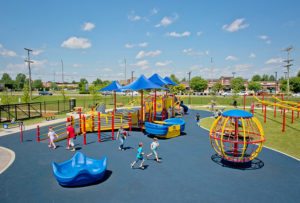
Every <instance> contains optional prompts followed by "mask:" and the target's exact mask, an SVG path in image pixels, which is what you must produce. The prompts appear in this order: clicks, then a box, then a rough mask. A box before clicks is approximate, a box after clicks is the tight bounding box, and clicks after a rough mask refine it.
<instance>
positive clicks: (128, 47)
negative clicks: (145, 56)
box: [125, 42, 148, 49]
mask: <svg viewBox="0 0 300 203" xmlns="http://www.w3.org/2000/svg"><path fill="white" fill-rule="evenodd" d="M147 46H148V43H147V42H142V43H139V44H130V43H127V44H125V47H126V48H127V49H131V48H134V47H147Z"/></svg>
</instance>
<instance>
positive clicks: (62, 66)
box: [60, 59, 65, 84]
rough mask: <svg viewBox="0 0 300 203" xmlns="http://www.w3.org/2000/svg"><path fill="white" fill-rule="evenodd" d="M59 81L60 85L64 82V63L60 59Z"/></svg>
mask: <svg viewBox="0 0 300 203" xmlns="http://www.w3.org/2000/svg"><path fill="white" fill-rule="evenodd" d="M60 61H61V80H62V83H63V84H64V83H65V80H64V62H63V60H62V59H61V60H60Z"/></svg>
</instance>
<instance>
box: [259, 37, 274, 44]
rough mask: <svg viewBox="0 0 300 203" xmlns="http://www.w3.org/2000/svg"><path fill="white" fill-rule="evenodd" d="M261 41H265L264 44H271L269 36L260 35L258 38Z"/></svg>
mask: <svg viewBox="0 0 300 203" xmlns="http://www.w3.org/2000/svg"><path fill="white" fill-rule="evenodd" d="M258 38H259V39H261V40H263V41H264V42H266V43H267V44H271V39H270V37H269V36H267V35H259V36H258Z"/></svg>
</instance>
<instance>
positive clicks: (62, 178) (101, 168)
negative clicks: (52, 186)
mask: <svg viewBox="0 0 300 203" xmlns="http://www.w3.org/2000/svg"><path fill="white" fill-rule="evenodd" d="M106 168H107V158H106V157H104V158H102V159H100V160H96V159H91V158H89V157H86V156H85V155H84V154H83V153H81V152H77V153H76V154H75V155H74V156H73V157H72V158H71V159H70V160H67V161H65V162H63V163H55V162H53V163H52V169H53V174H54V176H55V178H56V180H57V182H58V183H59V184H60V185H62V186H67V187H73V186H85V185H90V184H93V183H96V182H98V181H101V180H103V178H104V176H105V172H106Z"/></svg>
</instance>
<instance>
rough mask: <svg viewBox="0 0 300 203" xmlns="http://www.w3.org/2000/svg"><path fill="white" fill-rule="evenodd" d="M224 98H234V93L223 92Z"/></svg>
mask: <svg viewBox="0 0 300 203" xmlns="http://www.w3.org/2000/svg"><path fill="white" fill-rule="evenodd" d="M222 96H224V97H225V96H232V93H231V92H223V93H222Z"/></svg>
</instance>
